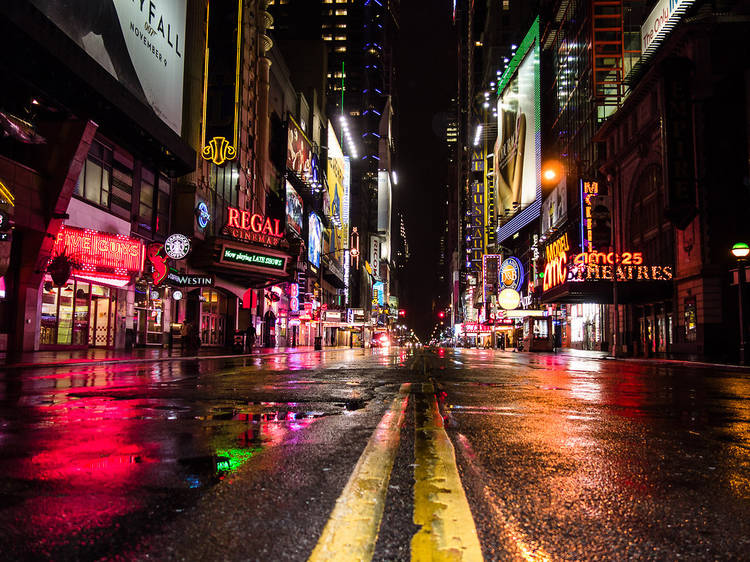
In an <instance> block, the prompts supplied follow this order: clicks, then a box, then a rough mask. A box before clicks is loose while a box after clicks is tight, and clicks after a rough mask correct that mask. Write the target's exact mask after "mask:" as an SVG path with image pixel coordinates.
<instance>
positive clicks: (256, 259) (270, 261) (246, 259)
mask: <svg viewBox="0 0 750 562" xmlns="http://www.w3.org/2000/svg"><path fill="white" fill-rule="evenodd" d="M220 261H221V262H224V263H235V264H241V265H255V266H259V267H265V268H268V269H274V270H277V271H283V270H284V268H285V267H286V259H285V258H283V257H279V256H269V255H267V254H261V253H259V252H248V251H247V250H240V249H237V248H228V247H226V246H224V248H223V249H222V252H221V260H220Z"/></svg>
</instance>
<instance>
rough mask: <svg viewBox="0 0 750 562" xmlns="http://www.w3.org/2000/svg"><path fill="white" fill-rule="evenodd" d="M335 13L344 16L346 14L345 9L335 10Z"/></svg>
mask: <svg viewBox="0 0 750 562" xmlns="http://www.w3.org/2000/svg"><path fill="white" fill-rule="evenodd" d="M336 15H337V16H345V15H346V10H336Z"/></svg>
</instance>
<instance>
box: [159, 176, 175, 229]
mask: <svg viewBox="0 0 750 562" xmlns="http://www.w3.org/2000/svg"><path fill="white" fill-rule="evenodd" d="M171 187H172V185H171V183H170V181H169V179H167V178H166V177H165V176H159V191H158V194H157V200H156V233H157V234H159V235H161V236H166V235H167V234H168V232H169V192H170V190H171Z"/></svg>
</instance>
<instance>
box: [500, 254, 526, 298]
mask: <svg viewBox="0 0 750 562" xmlns="http://www.w3.org/2000/svg"><path fill="white" fill-rule="evenodd" d="M522 284H523V265H521V262H520V261H519V260H518V258H514V257H510V258H508V259H506V260H505V261H504V262H503V263H502V264H501V265H500V290H502V289H513V290H515V291H520V290H521V285H522Z"/></svg>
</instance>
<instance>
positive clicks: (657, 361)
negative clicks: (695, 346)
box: [557, 348, 750, 371]
mask: <svg viewBox="0 0 750 562" xmlns="http://www.w3.org/2000/svg"><path fill="white" fill-rule="evenodd" d="M557 353H558V355H567V356H569V357H579V358H586V359H603V360H609V361H627V362H629V363H641V364H645V365H681V366H684V367H710V368H721V369H735V370H740V371H749V370H750V365H740V364H739V363H718V362H712V361H698V360H696V359H677V358H671V357H615V356H614V355H612V354H611V353H609V352H607V351H585V350H581V349H571V348H563V349H561V350H559V351H558V352H557Z"/></svg>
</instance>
